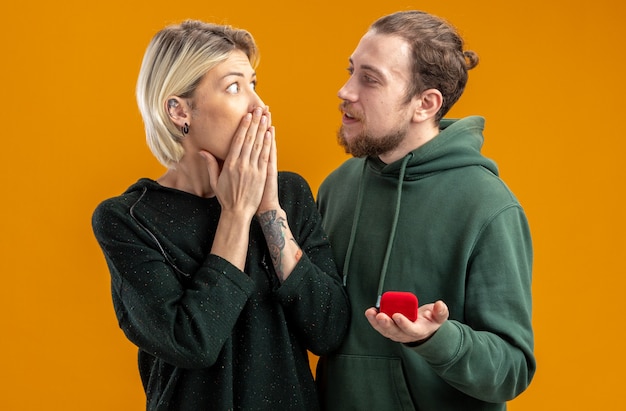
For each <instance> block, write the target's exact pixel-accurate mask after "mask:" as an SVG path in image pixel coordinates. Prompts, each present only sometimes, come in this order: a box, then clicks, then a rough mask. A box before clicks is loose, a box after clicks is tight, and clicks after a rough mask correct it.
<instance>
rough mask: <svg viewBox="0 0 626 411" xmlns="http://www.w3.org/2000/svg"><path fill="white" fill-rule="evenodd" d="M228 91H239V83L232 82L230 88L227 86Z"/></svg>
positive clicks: (234, 92) (235, 92)
mask: <svg viewBox="0 0 626 411" xmlns="http://www.w3.org/2000/svg"><path fill="white" fill-rule="evenodd" d="M226 91H227V92H229V93H231V94H237V93H239V84H237V83H233V84H231V85H230V86H228V88H226Z"/></svg>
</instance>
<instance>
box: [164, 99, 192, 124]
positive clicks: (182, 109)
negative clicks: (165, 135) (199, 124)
mask: <svg viewBox="0 0 626 411" xmlns="http://www.w3.org/2000/svg"><path fill="white" fill-rule="evenodd" d="M165 110H166V111H167V114H168V116H169V117H170V119H171V120H172V122H173V123H174V124H176V125H177V126H178V127H183V126H184V124H185V123H189V118H188V116H187V110H186V103H185V101H184V100H182V99H181V98H180V97H177V96H170V97H168V98H167V100H166V101H165Z"/></svg>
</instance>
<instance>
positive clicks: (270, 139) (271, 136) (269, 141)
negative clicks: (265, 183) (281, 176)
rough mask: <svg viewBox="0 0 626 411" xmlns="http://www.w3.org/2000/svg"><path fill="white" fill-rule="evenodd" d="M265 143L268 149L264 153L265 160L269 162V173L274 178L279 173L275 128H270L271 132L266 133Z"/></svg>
mask: <svg viewBox="0 0 626 411" xmlns="http://www.w3.org/2000/svg"><path fill="white" fill-rule="evenodd" d="M265 141H266V147H265V150H266V151H265V152H264V153H263V159H264V161H266V162H267V167H268V169H267V172H268V175H271V176H274V175H276V174H277V173H278V170H277V167H278V161H277V156H276V138H275V133H274V127H273V126H272V127H270V128H269V130H267V131H266V132H265Z"/></svg>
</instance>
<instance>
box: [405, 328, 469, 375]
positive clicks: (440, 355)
mask: <svg viewBox="0 0 626 411" xmlns="http://www.w3.org/2000/svg"><path fill="white" fill-rule="evenodd" d="M462 344H463V332H462V330H461V327H459V325H458V324H457V323H456V321H452V320H448V321H446V322H444V323H443V324H441V327H439V329H438V330H437V332H435V333H434V334H433V335H432V336H431V337H430V338H429V339H428V340H427V341H424V342H423V343H422V344H419V345H417V346H415V347H410V346H407V345H406V344H405V346H407V348H408V349H410V350H413V351H415V352H416V353H417V354H419V355H420V356H422V357H423V358H424V359H425V360H426V361H428V362H429V363H430V364H433V365H437V364H445V363H448V362H449V361H451V360H452V359H453V358H454V357H455V356H456V355H457V354H458V353H459V350H460V349H461V345H462Z"/></svg>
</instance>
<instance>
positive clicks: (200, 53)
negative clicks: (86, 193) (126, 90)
mask: <svg viewBox="0 0 626 411" xmlns="http://www.w3.org/2000/svg"><path fill="white" fill-rule="evenodd" d="M233 50H241V51H243V52H244V53H245V54H246V55H247V56H248V60H250V64H251V65H252V67H253V68H256V66H257V65H258V62H259V52H258V49H257V46H256V43H255V41H254V39H253V37H252V35H251V34H250V33H249V32H248V31H246V30H241V29H236V28H233V27H230V26H224V25H218V24H211V23H205V22H202V21H197V20H186V21H184V22H182V23H181V24H177V25H171V26H168V27H165V28H164V29H162V30H161V31H159V32H158V33H157V34H156V35H155V36H154V37H153V38H152V40H151V42H150V44H149V45H148V48H147V49H146V52H145V54H144V57H143V61H142V64H141V69H140V71H139V77H138V79H137V87H136V97H137V105H138V106H139V111H140V112H141V116H142V118H143V122H144V127H145V131H146V141H147V143H148V146H149V147H150V150H151V151H152V153H153V154H154V156H155V157H156V158H157V160H159V162H160V163H161V164H163V165H164V166H165V167H168V168H171V167H174V166H175V164H176V163H178V162H179V161H180V159H181V158H182V156H183V154H184V149H183V146H182V144H181V140H182V138H183V133H182V131H181V130H179V129H178V127H176V125H175V124H174V123H173V122H172V121H171V120H170V119H169V114H168V111H167V107H166V103H167V102H166V99H167V98H168V97H170V96H178V97H181V98H189V97H192V96H193V93H194V91H195V89H196V88H197V87H198V84H199V83H200V81H201V80H202V78H203V76H204V75H205V74H206V73H207V72H208V71H209V70H211V69H212V68H213V67H215V66H216V65H217V64H219V63H220V62H222V61H224V60H226V59H227V58H228V56H229V55H230V53H232V52H233Z"/></svg>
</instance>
